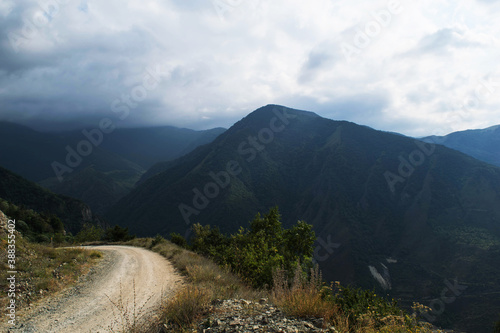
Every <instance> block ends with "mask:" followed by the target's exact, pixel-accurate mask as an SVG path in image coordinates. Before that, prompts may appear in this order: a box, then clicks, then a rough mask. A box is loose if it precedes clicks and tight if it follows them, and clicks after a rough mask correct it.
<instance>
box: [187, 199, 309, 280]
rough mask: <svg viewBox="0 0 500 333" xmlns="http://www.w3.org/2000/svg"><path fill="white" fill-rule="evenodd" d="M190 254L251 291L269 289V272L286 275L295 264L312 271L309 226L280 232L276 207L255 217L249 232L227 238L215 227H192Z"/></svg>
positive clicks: (245, 230)
mask: <svg viewBox="0 0 500 333" xmlns="http://www.w3.org/2000/svg"><path fill="white" fill-rule="evenodd" d="M192 228H193V231H194V237H193V239H192V247H193V250H195V251H197V252H199V253H201V254H203V255H207V256H210V257H211V258H213V259H214V260H215V261H217V262H218V263H219V264H220V265H224V266H226V265H227V266H229V267H231V269H232V270H233V271H234V272H236V273H238V274H239V275H240V276H241V277H243V278H244V279H246V280H247V281H248V282H249V283H250V284H252V285H253V286H254V287H263V286H266V285H267V286H271V285H272V275H273V271H274V270H276V269H278V268H280V269H282V268H284V269H285V270H287V271H288V272H289V273H290V274H293V270H294V269H295V267H296V266H297V264H302V267H303V269H304V270H306V271H308V270H309V268H310V267H312V260H311V258H312V253H313V244H314V241H315V239H316V237H315V235H314V231H313V230H312V226H311V225H310V224H307V223H305V222H303V221H299V222H297V224H296V225H294V226H293V227H292V228H291V229H283V226H282V223H281V215H280V213H279V210H278V207H274V208H271V209H270V210H269V212H268V213H267V214H264V215H263V216H262V215H260V214H257V215H256V216H255V218H254V219H253V220H252V221H251V222H250V227H249V229H245V228H240V229H239V231H238V232H237V233H236V234H233V235H231V236H230V237H227V236H225V235H223V234H221V233H220V231H219V229H218V228H217V227H215V228H212V227H210V226H209V225H207V226H201V225H200V224H195V225H193V227H192Z"/></svg>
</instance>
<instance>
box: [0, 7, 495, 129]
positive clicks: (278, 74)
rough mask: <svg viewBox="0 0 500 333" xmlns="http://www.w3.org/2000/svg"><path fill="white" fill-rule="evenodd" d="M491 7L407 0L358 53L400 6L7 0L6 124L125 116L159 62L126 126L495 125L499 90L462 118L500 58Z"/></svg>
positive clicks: (1, 108) (1, 42) (0, 25)
mask: <svg viewBox="0 0 500 333" xmlns="http://www.w3.org/2000/svg"><path fill="white" fill-rule="evenodd" d="M484 2H485V1H475V0H464V1H461V2H459V3H458V4H456V3H453V4H452V3H448V2H446V1H430V0H424V1H422V2H418V3H406V2H405V3H403V2H401V8H402V9H401V13H399V14H397V15H393V16H391V20H390V23H388V24H384V26H382V27H381V29H380V32H379V33H377V34H376V35H373V36H372V37H370V43H369V45H367V46H366V47H363V48H359V52H358V53H357V54H356V57H355V59H353V61H352V62H347V61H346V59H345V57H344V55H343V53H342V50H341V45H342V43H350V44H352V45H354V42H353V38H354V37H355V36H356V34H357V33H359V31H361V32H364V33H365V29H366V27H367V26H370V25H371V26H373V24H377V22H378V21H376V19H375V18H374V14H373V13H379V12H381V11H384V10H387V8H388V6H389V4H388V2H387V1H385V0H384V1H379V0H377V1H370V2H368V1H359V0H357V1H351V2H347V1H340V2H335V3H332V1H329V0H318V1H315V2H313V3H304V2H303V1H298V0H290V1H287V2H284V1H273V2H271V1H269V0H241V1H228V0H213V1H201V0H197V1H189V2H186V1H180V0H168V1H155V0H141V1H139V0H130V1H127V2H125V3H124V2H123V1H119V0H109V1H97V0H78V1H76V0H42V1H41V2H40V3H42V6H41V5H40V4H39V3H38V2H37V1H34V0H33V1H32V0H19V1H12V0H6V1H2V3H1V5H0V18H1V19H0V31H2V32H3V34H1V35H0V58H1V59H2V61H1V62H0V120H4V119H8V120H11V121H18V122H22V123H26V124H28V123H29V124H32V125H37V126H39V127H44V128H49V127H50V128H54V127H57V126H58V124H65V125H64V126H68V124H70V123H71V124H73V125H72V126H92V124H93V123H95V122H96V121H98V120H99V119H100V118H102V117H115V119H116V116H117V114H116V113H114V112H113V110H112V105H113V102H114V101H116V100H117V99H121V98H123V96H125V97H126V95H131V94H132V93H134V92H135V93H138V92H139V90H138V89H139V88H136V87H140V86H141V84H142V83H143V80H144V76H145V75H147V69H148V68H150V69H151V68H157V67H158V68H161V71H162V75H161V79H160V81H159V82H158V84H157V85H156V86H155V88H154V89H151V90H147V96H146V97H145V98H144V99H142V98H139V99H141V100H140V101H136V102H137V103H135V104H137V106H136V107H134V108H130V115H129V116H128V117H127V118H126V119H124V120H120V121H119V123H118V125H119V126H134V125H137V126H142V125H151V124H170V125H176V126H183V127H191V128H195V129H200V128H208V127H214V126H225V127H228V126H230V125H231V124H232V123H234V122H235V121H237V120H239V119H241V118H242V117H243V116H245V115H246V114H247V113H248V112H251V111H253V110H254V109H256V108H258V107H260V106H262V105H266V104H269V103H282V104H286V105H287V106H290V107H295V108H301V109H306V110H311V111H315V112H317V113H319V114H320V115H323V116H326V117H331V118H335V119H345V120H350V121H354V122H358V123H361V124H366V125H369V126H371V127H374V128H379V129H384V130H391V131H399V132H403V133H404V134H408V135H426V134H428V132H435V131H439V129H438V127H439V128H446V130H448V129H449V130H459V129H464V128H467V127H487V126H490V125H494V124H497V123H500V120H499V119H497V118H496V113H493V112H495V110H496V109H497V106H498V105H500V97H499V96H500V94H498V93H496V94H491V96H489V97H488V98H483V99H481V100H480V101H479V103H477V106H476V109H475V110H474V111H473V112H471V113H470V114H469V117H468V118H467V119H465V118H464V119H462V118H461V117H460V116H456V114H457V113H456V110H457V108H458V107H459V106H460V104H461V103H462V102H463V101H464V100H466V99H467V98H469V97H470V96H471V94H474V89H475V88H476V86H477V85H478V84H480V80H481V78H484V77H487V76H488V75H489V74H491V73H492V72H494V70H495V66H496V62H497V60H496V59H497V58H498V50H499V49H500V48H499V46H500V43H499V40H498V37H497V36H499V35H500V25H499V24H498V23H497V17H498V12H499V11H500V9H499V8H498V7H499V6H497V4H496V3H494V2H491V3H488V4H486V3H484ZM47 4H57V6H56V5H53V6H52V7H51V6H47ZM374 22H375V23H374ZM30 29H31V30H30ZM13 37H17V38H20V39H17V40H16V39H13ZM16 49H17V52H16ZM134 89H135V90H134ZM498 89H500V87H499V88H498ZM137 96H138V97H140V96H139V95H137ZM472 96H473V95H472ZM454 110H455V111H454ZM54 124H55V125H54ZM432 134H445V133H432Z"/></svg>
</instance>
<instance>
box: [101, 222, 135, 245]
mask: <svg viewBox="0 0 500 333" xmlns="http://www.w3.org/2000/svg"><path fill="white" fill-rule="evenodd" d="M134 238H135V235H130V234H129V231H128V228H122V227H120V226H119V225H115V226H114V227H113V228H108V229H106V231H105V232H104V240H106V241H109V242H126V241H129V240H131V239H134Z"/></svg>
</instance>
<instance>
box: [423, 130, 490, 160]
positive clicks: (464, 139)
mask: <svg viewBox="0 0 500 333" xmlns="http://www.w3.org/2000/svg"><path fill="white" fill-rule="evenodd" d="M422 140H423V141H426V142H437V143H439V144H442V145H444V146H446V147H449V148H452V149H455V150H458V151H461V152H462V153H465V154H467V155H470V156H472V157H475V158H477V159H478V160H481V161H484V162H487V163H490V164H493V165H496V166H500V125H499V126H492V127H488V128H485V129H477V130H467V131H460V132H453V133H450V134H448V135H445V136H429V137H425V138H423V139H422Z"/></svg>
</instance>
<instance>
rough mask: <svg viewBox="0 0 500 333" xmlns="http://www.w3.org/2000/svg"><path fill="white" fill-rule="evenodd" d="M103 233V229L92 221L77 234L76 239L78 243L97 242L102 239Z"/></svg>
mask: <svg viewBox="0 0 500 333" xmlns="http://www.w3.org/2000/svg"><path fill="white" fill-rule="evenodd" d="M102 235H103V230H102V228H101V227H99V226H96V225H93V224H90V223H85V224H84V225H83V228H82V230H80V232H79V233H77V234H76V236H75V241H76V242H77V243H83V242H95V241H98V240H101V238H102Z"/></svg>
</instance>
